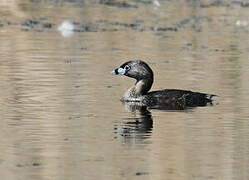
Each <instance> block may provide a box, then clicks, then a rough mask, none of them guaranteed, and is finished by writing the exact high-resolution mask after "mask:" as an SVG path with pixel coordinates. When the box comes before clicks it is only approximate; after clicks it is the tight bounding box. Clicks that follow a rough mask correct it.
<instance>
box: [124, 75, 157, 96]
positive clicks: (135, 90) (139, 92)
mask: <svg viewBox="0 0 249 180" xmlns="http://www.w3.org/2000/svg"><path fill="white" fill-rule="evenodd" d="M152 84H153V78H148V79H141V80H137V82H136V83H135V85H134V86H132V87H131V88H130V89H128V90H127V91H126V92H125V94H124V97H123V100H124V101H139V100H140V97H141V96H143V95H146V94H147V92H148V91H149V90H150V88H151V86H152Z"/></svg>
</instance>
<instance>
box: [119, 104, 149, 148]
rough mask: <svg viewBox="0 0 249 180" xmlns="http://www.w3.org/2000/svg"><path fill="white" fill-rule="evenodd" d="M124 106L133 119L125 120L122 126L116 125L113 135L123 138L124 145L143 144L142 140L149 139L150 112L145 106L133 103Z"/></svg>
mask: <svg viewBox="0 0 249 180" xmlns="http://www.w3.org/2000/svg"><path fill="white" fill-rule="evenodd" d="M124 105H125V108H126V110H127V111H129V112H131V113H132V115H133V117H129V118H125V119H124V120H123V121H122V124H119V125H116V127H115V128H114V129H115V133H116V134H117V135H118V136H122V137H123V138H124V143H136V144H140V143H143V144H144V143H145V142H144V140H146V139H148V138H149V137H150V135H151V132H152V128H153V119H152V115H151V112H150V111H148V109H147V107H146V106H140V105H138V104H136V103H134V102H126V103H124Z"/></svg>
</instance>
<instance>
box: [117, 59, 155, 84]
mask: <svg viewBox="0 0 249 180" xmlns="http://www.w3.org/2000/svg"><path fill="white" fill-rule="evenodd" d="M112 74H115V75H125V76H128V77H131V78H134V79H136V80H138V81H139V80H142V79H153V71H152V70H151V68H150V67H149V65H148V64H147V63H145V62H144V61H141V60H134V61H128V62H126V63H124V64H122V65H121V66H120V67H119V68H117V69H115V70H114V71H112Z"/></svg>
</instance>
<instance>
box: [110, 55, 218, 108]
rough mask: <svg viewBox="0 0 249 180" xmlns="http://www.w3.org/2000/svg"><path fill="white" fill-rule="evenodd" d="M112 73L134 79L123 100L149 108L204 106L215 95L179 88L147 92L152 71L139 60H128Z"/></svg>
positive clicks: (152, 78) (151, 78) (151, 81)
mask: <svg viewBox="0 0 249 180" xmlns="http://www.w3.org/2000/svg"><path fill="white" fill-rule="evenodd" d="M112 73H113V74H116V75H118V74H120V75H125V76H128V77H131V78H134V79H136V83H135V84H134V86H132V87H131V88H130V89H128V90H127V91H126V92H125V94H124V96H123V98H122V101H124V102H135V103H138V104H140V105H143V106H149V107H151V108H160V109H161V108H162V109H185V108H186V107H195V106H206V105H207V104H208V103H212V97H213V96H215V95H212V94H206V93H199V92H192V91H188V90H179V89H164V90H159V91H151V92H149V90H150V89H151V86H152V84H153V81H154V77H153V71H152V70H151V68H150V67H149V65H148V64H146V63H145V62H144V61H141V60H135V61H128V62H126V63H124V64H122V65H121V66H120V67H119V68H117V69H115V70H114V71H113V72H112Z"/></svg>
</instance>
